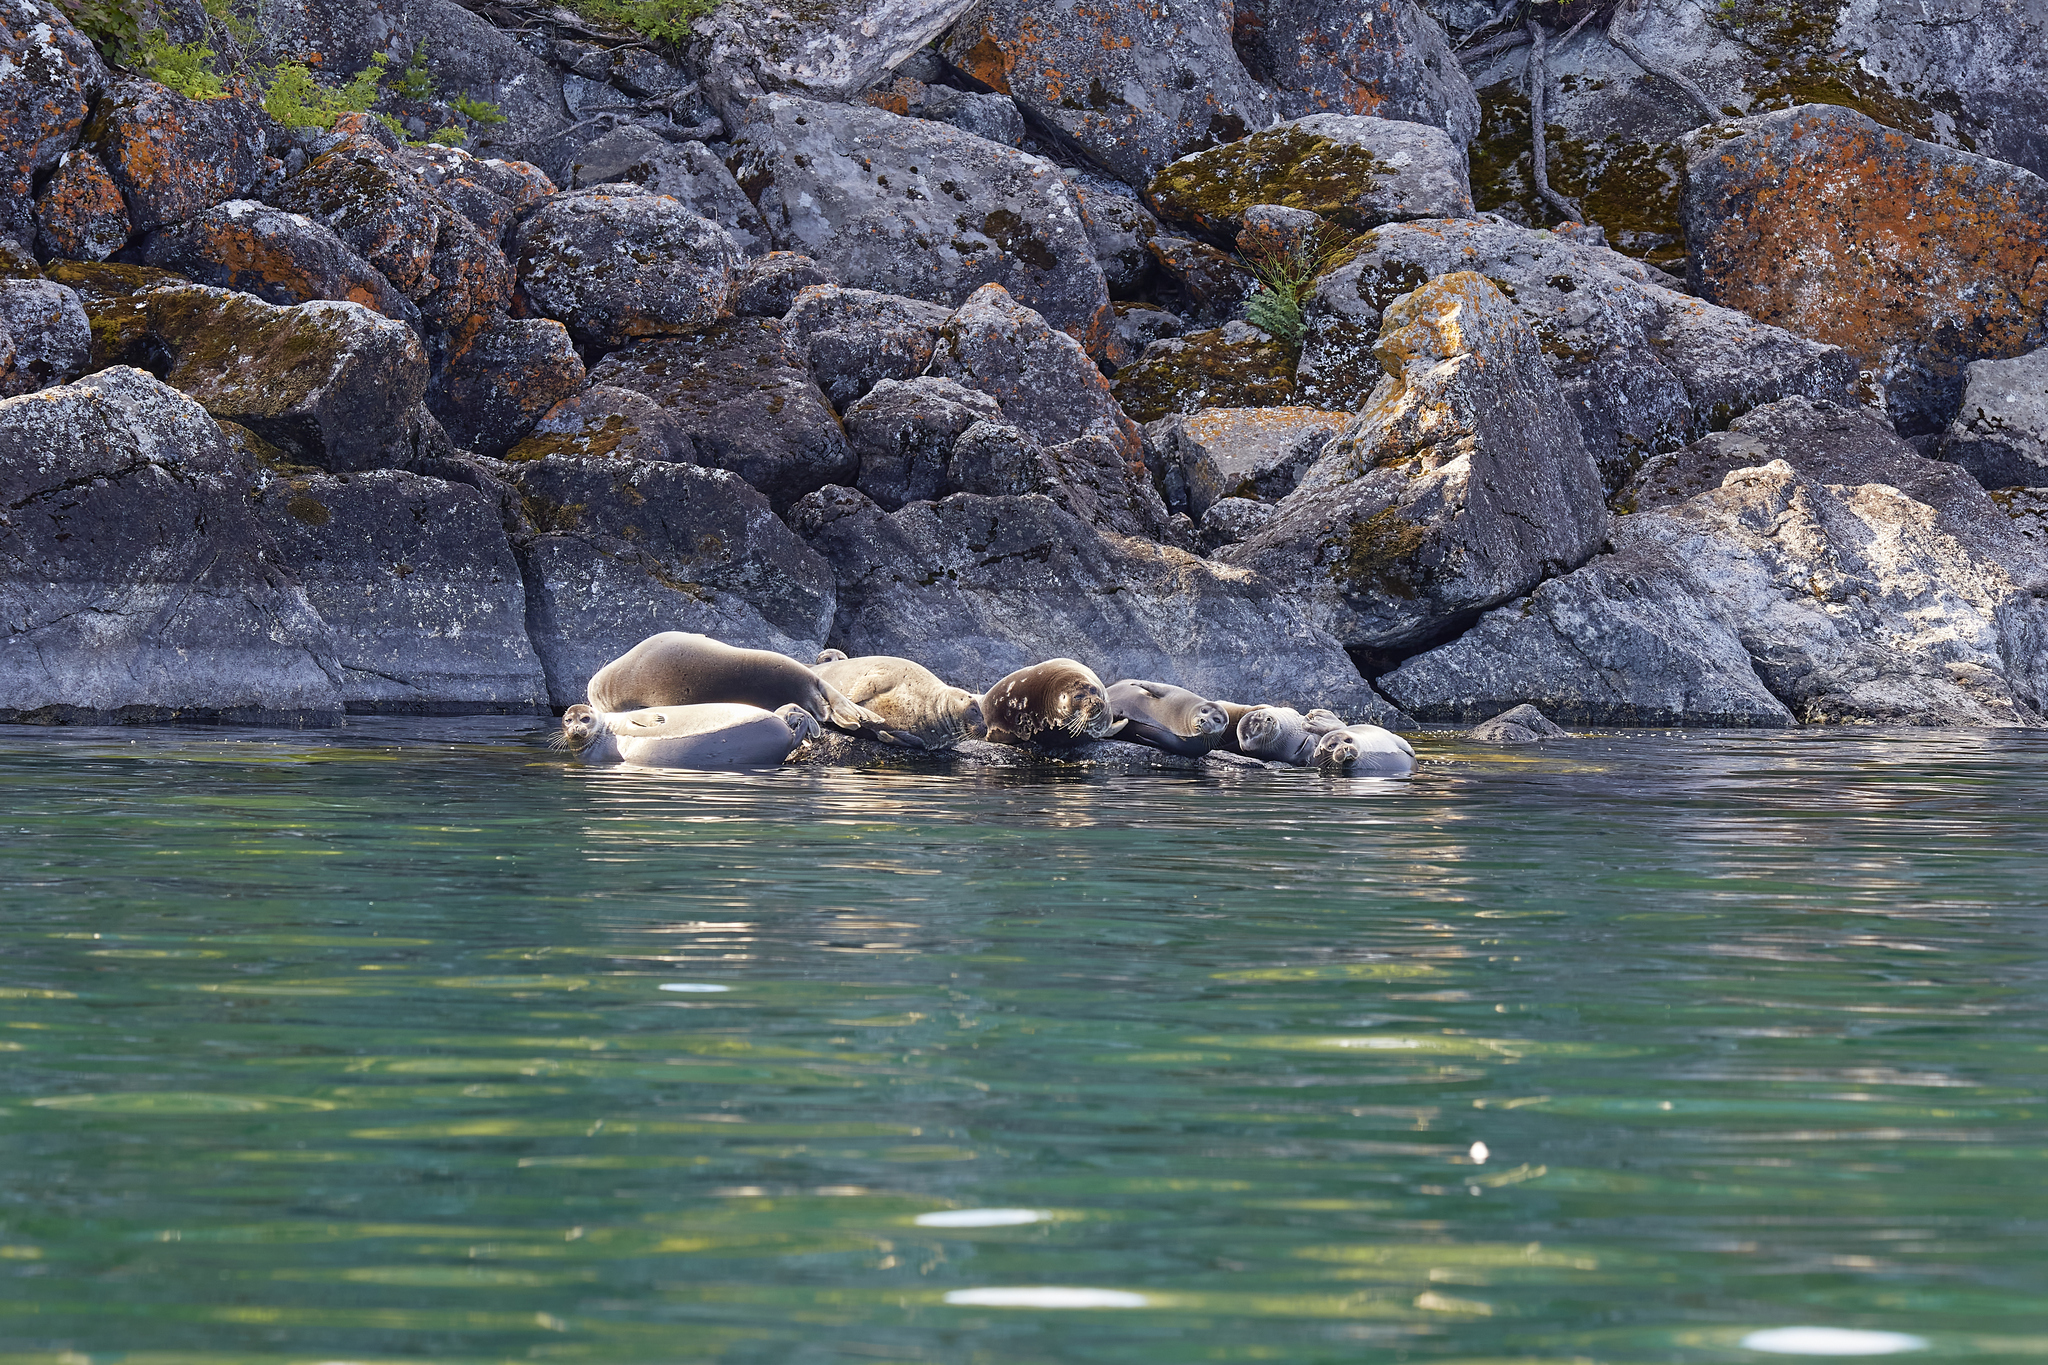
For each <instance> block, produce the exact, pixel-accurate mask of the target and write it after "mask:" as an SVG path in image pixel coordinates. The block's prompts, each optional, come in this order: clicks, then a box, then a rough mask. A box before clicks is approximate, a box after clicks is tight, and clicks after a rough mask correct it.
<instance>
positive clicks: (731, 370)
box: [590, 318, 859, 511]
mask: <svg viewBox="0 0 2048 1365" xmlns="http://www.w3.org/2000/svg"><path fill="white" fill-rule="evenodd" d="M791 341H792V338H791V337H790V335H789V333H788V331H787V329H786V328H785V325H784V324H783V323H781V322H778V321H776V320H774V319H773V318H728V319H726V320H724V321H722V322H720V323H718V324H717V325H715V326H713V327H711V328H709V329H707V330H706V331H704V332H701V333H699V334H697V335H695V336H688V337H675V338H671V339H667V340H658V341H643V342H639V343H637V344H635V345H632V346H629V347H627V348H625V349H624V350H620V351H614V352H612V354H611V355H609V356H607V357H605V359H604V361H603V363H601V364H600V365H598V366H597V367H596V368H595V369H594V370H592V371H591V373H590V382H591V383H593V384H610V385H615V386H617V387H619V388H622V389H632V390H634V391H635V392H637V393H644V394H646V395H647V396H648V397H650V398H652V399H654V400H655V401H656V402H658V403H660V404H661V405H662V406H663V407H664V408H666V409H668V411H669V413H670V414H671V415H672V416H673V417H674V418H675V420H676V422H677V423H678V425H680V426H681V427H682V428H683V429H684V430H686V431H687V432H689V434H690V439H691V441H692V442H693V443H694V444H695V447H696V451H697V462H698V463H699V464H704V465H710V466H712V467H714V468H717V469H730V470H732V471H733V472H735V473H737V474H738V475H739V476H740V477H741V478H743V479H745V480H746V481H747V482H748V483H749V484H752V485H753V486H754V487H755V488H757V489H759V490H761V492H763V493H765V494H767V495H768V497H769V499H770V500H771V501H772V502H773V503H774V504H775V506H776V508H777V510H778V511H779V510H781V509H782V508H786V507H788V506H789V505H790V504H791V503H792V502H795V501H796V500H797V499H798V498H800V497H802V496H803V495H804V494H806V493H808V492H810V491H811V490H812V489H814V488H822V487H824V486H825V485H826V484H828V483H839V482H844V481H846V480H849V479H851V478H853V477H854V474H855V471H856V470H857V469H858V468H859V462H858V461H857V460H856V459H855V457H854V453H853V450H852V448H851V447H850V446H848V445H847V443H846V434H845V432H844V431H842V430H841V428H840V425H839V419H838V417H836V416H835V415H834V414H833V412H832V409H831V407H830V405H828V404H827V403H826V401H825V395H824V394H823V393H821V392H820V391H819V389H818V386H817V385H816V384H814V383H812V382H811V376H810V373H809V371H808V370H806V369H805V367H804V365H803V361H802V359H801V355H800V354H793V351H794V348H793V346H792V345H791Z"/></svg>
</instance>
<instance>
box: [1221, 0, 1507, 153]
mask: <svg viewBox="0 0 2048 1365" xmlns="http://www.w3.org/2000/svg"><path fill="white" fill-rule="evenodd" d="M1234 19H1235V23H1236V25H1237V28H1238V31H1239V33H1240V34H1241V35H1242V37H1241V39H1240V41H1239V44H1238V50H1239V52H1241V53H1242V54H1243V56H1244V60H1245V64H1246V66H1248V67H1249V68H1250V69H1251V72H1252V74H1253V75H1254V76H1256V77H1258V78H1259V79H1260V80H1262V81H1264V82H1266V83H1267V84H1268V85H1270V86H1272V87H1273V88H1274V89H1275V90H1276V91H1278V92H1279V99H1278V100H1277V103H1278V105H1279V106H1280V107H1279V110H1278V113H1279V114H1280V116H1281V117H1282V118H1300V117H1301V116H1303V115H1304V114H1319V113H1342V114H1373V115H1376V116H1378V117H1380V118H1387V119H1400V120H1402V121H1403V122H1406V123H1427V124H1430V125H1431V126H1433V127H1437V128H1442V129H1444V130H1445V131H1446V132H1448V133H1449V134H1450V135H1451V138H1452V140H1453V141H1455V142H1456V143H1457V144H1458V145H1459V146H1460V147H1463V146H1465V145H1466V144H1467V143H1469V142H1470V141H1471V140H1472V138H1473V136H1474V135H1475V134H1476V133H1477V132H1478V131H1479V102H1478V100H1477V99H1475V98H1474V96H1473V94H1472V83H1471V82H1470V81H1469V80H1467V79H1466V77H1465V72H1464V69H1463V68H1462V67H1460V66H1459V65H1458V59H1457V57H1456V56H1455V55H1453V54H1452V52H1451V48H1450V42H1449V40H1448V39H1447V38H1446V37H1445V36H1444V31H1443V29H1442V27H1441V26H1440V25H1439V24H1438V23H1437V21H1436V20H1435V19H1434V18H1432V17H1431V16H1430V15H1429V13H1428V12H1427V11H1426V10H1424V9H1423V7H1422V6H1420V5H1418V4H1416V3H1414V0H1365V3H1363V4H1361V3H1359V0H1248V2H1247V3H1246V4H1244V5H1242V6H1241V7H1239V8H1238V9H1237V10H1236V12H1235V15H1234Z"/></svg>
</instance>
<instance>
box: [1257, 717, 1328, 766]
mask: <svg viewBox="0 0 2048 1365" xmlns="http://www.w3.org/2000/svg"><path fill="white" fill-rule="evenodd" d="M1320 737H1321V735H1320V734H1319V733H1318V732H1317V731H1314V730H1311V729H1310V728H1309V723H1308V717H1306V716H1304V715H1302V714H1301V712H1299V711H1297V710H1295V709H1294V708H1293V707H1291V706H1254V707H1253V708H1252V709H1251V710H1249V711H1247V712H1245V713H1244V715H1242V716H1240V717H1239V718H1238V722H1237V744H1238V752H1239V753H1241V754H1245V755H1247V756H1249V757H1252V758H1263V759H1265V760H1266V761H1267V762H1268V763H1292V764H1293V765H1294V766H1295V767H1297V768H1305V767H1307V766H1308V765H1309V763H1310V762H1311V761H1312V760H1313V759H1314V758H1315V753H1316V740H1317V739H1319V738H1320Z"/></svg>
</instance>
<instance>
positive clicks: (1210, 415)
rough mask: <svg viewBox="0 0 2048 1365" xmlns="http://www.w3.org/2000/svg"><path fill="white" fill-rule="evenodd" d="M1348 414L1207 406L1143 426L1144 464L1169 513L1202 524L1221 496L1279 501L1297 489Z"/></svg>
mask: <svg viewBox="0 0 2048 1365" xmlns="http://www.w3.org/2000/svg"><path fill="white" fill-rule="evenodd" d="M1350 424H1351V414H1350V413H1347V412H1329V411H1325V410H1323V409H1321V408H1300V407H1277V408H1209V409H1205V410H1203V411H1201V412H1196V413H1190V414H1175V415H1173V416H1170V417H1162V418H1160V419H1159V420H1158V421H1156V422H1152V423H1149V424H1148V425H1147V426H1146V428H1145V463H1146V465H1147V466H1148V467H1149V468H1150V469H1151V470H1152V472H1153V473H1154V475H1155V476H1157V478H1158V479H1159V481H1160V483H1161V484H1162V485H1163V486H1164V488H1165V497H1166V505H1167V507H1168V508H1169V509H1170V510H1172V511H1175V512H1185V513H1187V514H1188V515H1189V516H1190V517H1192V518H1193V519H1194V520H1195V521H1196V522H1200V521H1201V520H1202V519H1203V517H1204V516H1205V515H1206V514H1207V512H1208V511H1209V509H1210V508H1211V507H1213V506H1214V505H1215V504H1217V503H1218V502H1221V501H1223V500H1224V499H1225V498H1248V499H1251V500H1253V501H1256V502H1267V503H1273V502H1279V501H1280V500H1281V499H1282V498H1284V497H1286V496H1287V495H1288V494H1289V493H1292V492H1293V491H1294V490H1295V487H1296V485H1298V484H1299V483H1300V482H1301V478H1302V475H1304V474H1306V473H1307V472H1308V471H1309V470H1310V468H1312V467H1313V466H1314V465H1315V462H1316V461H1317V460H1318V459H1320V458H1321V457H1322V454H1323V451H1324V450H1325V449H1327V448H1328V447H1329V444H1330V442H1331V441H1333V440H1335V439H1336V438H1337V436H1338V435H1339V434H1340V433H1341V432H1342V431H1343V430H1344V429H1345V428H1346V427H1347V426H1349V425H1350Z"/></svg>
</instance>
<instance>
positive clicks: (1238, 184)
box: [1151, 126, 1390, 232]
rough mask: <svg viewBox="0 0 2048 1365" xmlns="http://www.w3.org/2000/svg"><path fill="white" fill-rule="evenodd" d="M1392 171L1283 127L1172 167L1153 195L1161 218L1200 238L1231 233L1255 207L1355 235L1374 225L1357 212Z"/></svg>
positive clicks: (1368, 155)
mask: <svg viewBox="0 0 2048 1365" xmlns="http://www.w3.org/2000/svg"><path fill="white" fill-rule="evenodd" d="M1389 171H1390V168H1389V167H1387V166H1386V165H1385V164H1383V163H1382V162H1381V161H1380V160H1379V158H1378V157H1376V156H1374V155H1373V154H1372V152H1370V151H1369V150H1367V149H1366V148H1364V147H1359V146H1356V145H1353V144H1349V143H1343V142H1338V141H1336V140H1334V139H1332V138H1327V137H1322V136H1319V135H1317V134H1313V133H1309V132H1307V131H1305V130H1303V129H1300V128H1295V127H1290V126H1283V127H1279V128H1273V129H1269V130H1267V131H1265V132H1262V133H1253V134H1252V135H1251V136H1250V137H1247V138H1244V139H1243V140H1241V141H1238V142H1233V143H1231V144H1230V145H1229V146H1227V147H1218V148H1214V149H1212V150H1210V151H1206V152H1203V153H1201V154H1200V155H1199V156H1197V157H1188V158H1183V159H1182V160H1180V161H1176V162H1174V163H1173V164H1172V165H1169V166H1167V167H1166V168H1165V169H1164V170H1162V171H1160V172H1159V174H1158V176H1157V177H1156V178H1155V179H1154V180H1153V181H1152V185H1151V194H1152V198H1153V200H1154V202H1155V203H1156V204H1157V205H1158V207H1159V211H1160V213H1161V214H1162V215H1163V216H1165V217H1168V218H1174V219H1178V220H1181V221H1184V222H1189V223H1194V224H1196V225H1197V226H1199V227H1201V228H1202V229H1203V230H1204V231H1225V230H1228V229H1230V228H1232V227H1233V226H1234V225H1235V224H1236V223H1237V222H1238V221H1239V220H1241V219H1242V217H1243V216H1244V211H1245V210H1246V209H1248V208H1250V207H1251V206H1252V205H1254V204H1281V205H1284V206H1286V207H1288V208H1291V209H1307V210H1308V211H1309V212H1311V213H1318V214H1321V215H1322V216H1323V217H1325V218H1327V219H1329V220H1330V221H1332V222H1334V223H1337V224H1338V225H1340V226H1342V227H1345V228H1347V229H1349V230H1351V231H1353V232H1360V231H1363V230H1365V229H1366V228H1369V227H1372V226H1373V225H1374V221H1376V220H1372V221H1369V220H1367V219H1366V218H1365V217H1364V216H1363V215H1361V214H1360V213H1359V211H1358V204H1359V202H1360V201H1361V200H1363V199H1365V198H1366V197H1367V196H1369V195H1371V194H1372V193H1373V192H1374V191H1375V190H1376V189H1378V188H1379V182H1380V178H1381V177H1382V176H1384V175H1386V174H1388V173H1389Z"/></svg>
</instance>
